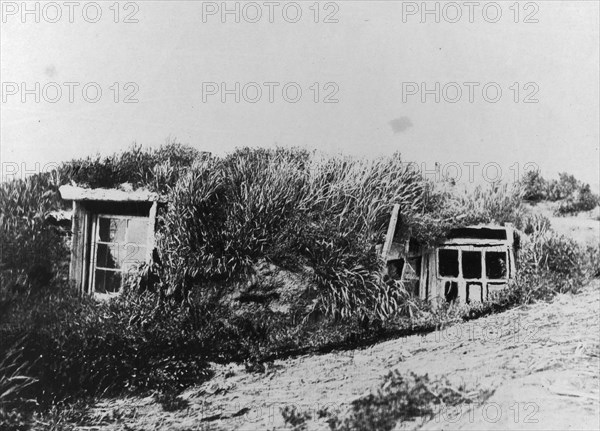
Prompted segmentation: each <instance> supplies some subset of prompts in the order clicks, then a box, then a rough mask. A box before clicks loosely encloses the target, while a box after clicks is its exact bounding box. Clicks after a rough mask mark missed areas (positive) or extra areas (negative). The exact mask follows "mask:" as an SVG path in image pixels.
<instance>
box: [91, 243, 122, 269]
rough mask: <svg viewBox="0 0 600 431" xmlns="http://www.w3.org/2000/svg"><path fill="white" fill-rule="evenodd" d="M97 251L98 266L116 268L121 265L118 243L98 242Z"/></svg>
mask: <svg viewBox="0 0 600 431" xmlns="http://www.w3.org/2000/svg"><path fill="white" fill-rule="evenodd" d="M97 247H98V248H97V251H96V266H99V267H101V268H114V269H118V268H120V267H121V265H120V262H119V256H120V254H121V253H119V248H118V246H117V245H116V244H97Z"/></svg>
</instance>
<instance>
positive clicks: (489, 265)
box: [485, 251, 506, 279]
mask: <svg viewBox="0 0 600 431" xmlns="http://www.w3.org/2000/svg"><path fill="white" fill-rule="evenodd" d="M485 274H486V275H487V278H491V279H499V278H506V252H504V251H488V252H486V253H485Z"/></svg>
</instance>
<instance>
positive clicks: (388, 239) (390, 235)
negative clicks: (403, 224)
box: [381, 204, 400, 262]
mask: <svg viewBox="0 0 600 431" xmlns="http://www.w3.org/2000/svg"><path fill="white" fill-rule="evenodd" d="M399 213H400V205H398V204H395V205H394V207H393V208H392V215H391V217H390V224H389V225H388V230H387V234H386V235H385V243H384V244H383V249H382V250H381V256H382V257H383V260H384V261H386V262H387V257H388V254H389V253H390V250H391V248H392V243H393V242H394V234H395V233H396V224H397V223H398V214H399Z"/></svg>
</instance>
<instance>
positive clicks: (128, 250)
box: [119, 242, 146, 270]
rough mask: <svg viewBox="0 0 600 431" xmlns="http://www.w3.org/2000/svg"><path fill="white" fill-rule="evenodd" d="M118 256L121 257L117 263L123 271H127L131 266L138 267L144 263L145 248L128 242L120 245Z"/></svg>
mask: <svg viewBox="0 0 600 431" xmlns="http://www.w3.org/2000/svg"><path fill="white" fill-rule="evenodd" d="M119 256H120V257H121V261H120V262H119V263H120V265H121V268H123V269H124V270H127V269H128V268H131V267H132V266H140V265H141V264H142V263H144V262H146V247H142V246H140V245H139V244H135V243H132V242H128V243H127V244H122V245H121V250H120V254H119Z"/></svg>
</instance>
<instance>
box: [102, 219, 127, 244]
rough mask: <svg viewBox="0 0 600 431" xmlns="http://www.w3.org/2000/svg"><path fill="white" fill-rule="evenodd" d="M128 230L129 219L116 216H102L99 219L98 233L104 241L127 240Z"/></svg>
mask: <svg viewBox="0 0 600 431" xmlns="http://www.w3.org/2000/svg"><path fill="white" fill-rule="evenodd" d="M126 230H127V220H125V219H116V218H105V217H100V218H99V219H98V234H99V235H100V241H103V242H123V241H125V231H126Z"/></svg>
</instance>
